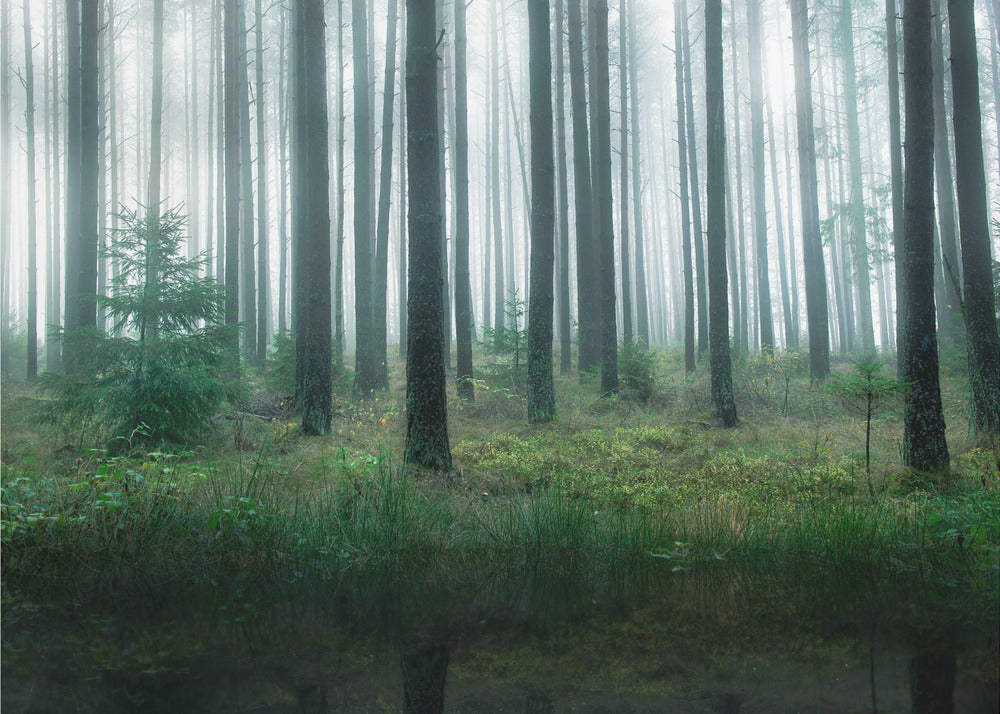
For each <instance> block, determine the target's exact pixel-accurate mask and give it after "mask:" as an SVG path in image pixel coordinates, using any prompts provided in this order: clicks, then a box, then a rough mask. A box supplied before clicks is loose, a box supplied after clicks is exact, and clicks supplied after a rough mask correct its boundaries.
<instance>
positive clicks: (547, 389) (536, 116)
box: [528, 0, 556, 424]
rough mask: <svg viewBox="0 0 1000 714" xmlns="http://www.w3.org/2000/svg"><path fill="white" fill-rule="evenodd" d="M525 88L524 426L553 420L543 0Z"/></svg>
mask: <svg viewBox="0 0 1000 714" xmlns="http://www.w3.org/2000/svg"><path fill="white" fill-rule="evenodd" d="M528 42H529V44H528V56H529V63H530V64H529V67H530V71H529V72H528V75H529V77H530V87H531V214H532V215H531V287H530V291H529V295H530V298H529V303H528V421H529V422H530V423H532V424H538V423H540V422H545V421H550V420H551V419H553V418H554V417H555V415H556V394H555V386H554V384H553V381H552V302H553V295H552V277H553V276H552V270H553V264H554V262H555V246H554V236H553V233H554V231H555V183H554V182H555V177H554V174H555V161H554V157H553V152H552V56H551V50H550V48H551V42H550V39H549V4H548V0H528Z"/></svg>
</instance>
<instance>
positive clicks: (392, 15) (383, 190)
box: [371, 0, 398, 389]
mask: <svg viewBox="0 0 1000 714" xmlns="http://www.w3.org/2000/svg"><path fill="white" fill-rule="evenodd" d="M397 7H398V5H397V2H396V0H389V16H388V19H387V23H386V38H387V39H386V46H385V85H384V88H383V92H382V159H381V160H382V166H381V172H380V175H379V193H378V223H377V225H376V228H375V288H374V297H373V299H372V333H371V334H372V357H373V359H374V360H375V384H376V388H377V389H388V388H389V367H388V359H389V357H388V354H389V352H388V329H387V328H388V319H389V318H388V315H387V314H386V306H387V304H388V303H387V297H388V295H387V294H388V290H389V218H390V216H389V204H390V200H389V197H390V195H391V194H392V132H393V125H392V118H393V112H394V109H395V102H394V101H393V100H394V97H395V95H396V19H397V15H398V13H397Z"/></svg>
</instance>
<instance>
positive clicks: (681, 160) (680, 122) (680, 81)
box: [674, 3, 695, 373]
mask: <svg viewBox="0 0 1000 714" xmlns="http://www.w3.org/2000/svg"><path fill="white" fill-rule="evenodd" d="M681 12H682V9H681V3H675V4H674V64H675V66H676V71H677V146H678V164H679V165H680V194H681V195H680V199H681V251H682V254H683V261H684V262H683V268H682V271H683V277H684V369H685V371H687V372H688V373H691V372H694V370H695V338H694V268H693V266H692V263H691V218H690V214H689V208H688V206H689V204H688V186H689V184H688V175H687V159H688V153H687V123H686V121H685V119H684V117H685V106H684V103H685V102H684V53H683V52H682V51H681V45H682V42H683V37H682V34H681V27H682V24H681Z"/></svg>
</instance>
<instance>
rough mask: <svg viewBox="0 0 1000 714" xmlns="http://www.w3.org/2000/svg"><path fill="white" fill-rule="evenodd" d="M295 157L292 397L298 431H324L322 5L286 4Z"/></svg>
mask: <svg viewBox="0 0 1000 714" xmlns="http://www.w3.org/2000/svg"><path fill="white" fill-rule="evenodd" d="M293 8H294V12H295V16H294V19H293V22H294V28H295V47H294V51H293V58H294V60H293V67H292V72H293V82H294V96H295V101H294V106H295V110H296V118H295V131H293V132H292V142H293V149H292V154H293V156H295V162H294V171H293V174H292V195H293V197H294V200H293V202H292V205H293V210H295V211H296V212H297V213H298V215H297V216H293V221H292V227H293V228H292V230H293V236H292V240H293V241H294V257H295V263H296V270H295V320H296V344H295V350H296V365H297V370H296V382H297V384H296V393H297V397H298V399H297V402H298V406H299V408H300V409H301V410H302V431H303V432H304V433H306V434H314V435H318V434H326V433H327V432H329V430H330V419H331V410H332V400H331V396H330V390H331V383H332V374H331V356H332V355H331V347H332V339H331V337H332V336H331V334H330V332H331V315H330V170H329V158H328V146H327V136H328V131H329V128H328V121H327V108H326V107H327V97H326V39H325V23H324V9H323V0H299V1H298V2H296V3H295V4H294V5H293Z"/></svg>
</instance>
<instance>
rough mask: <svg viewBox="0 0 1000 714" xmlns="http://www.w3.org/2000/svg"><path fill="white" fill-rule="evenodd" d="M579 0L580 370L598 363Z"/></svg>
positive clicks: (571, 20) (575, 1)
mask: <svg viewBox="0 0 1000 714" xmlns="http://www.w3.org/2000/svg"><path fill="white" fill-rule="evenodd" d="M581 2H582V0H568V3H567V23H568V29H569V39H568V45H569V74H570V102H571V107H572V121H573V197H574V207H575V211H576V284H577V296H576V300H577V322H578V326H577V338H578V341H579V347H578V351H579V355H578V366H579V369H580V372H581V373H583V372H588V371H590V370H593V369H594V368H595V367H597V365H598V364H600V332H599V329H600V321H599V318H598V315H599V306H598V302H597V298H598V296H599V293H598V290H597V285H598V262H597V261H598V254H597V249H596V245H595V239H594V223H593V220H592V203H593V197H592V186H591V176H590V136H589V128H588V124H587V97H586V85H585V84H584V71H583V21H582V18H581V12H580V5H581Z"/></svg>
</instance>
